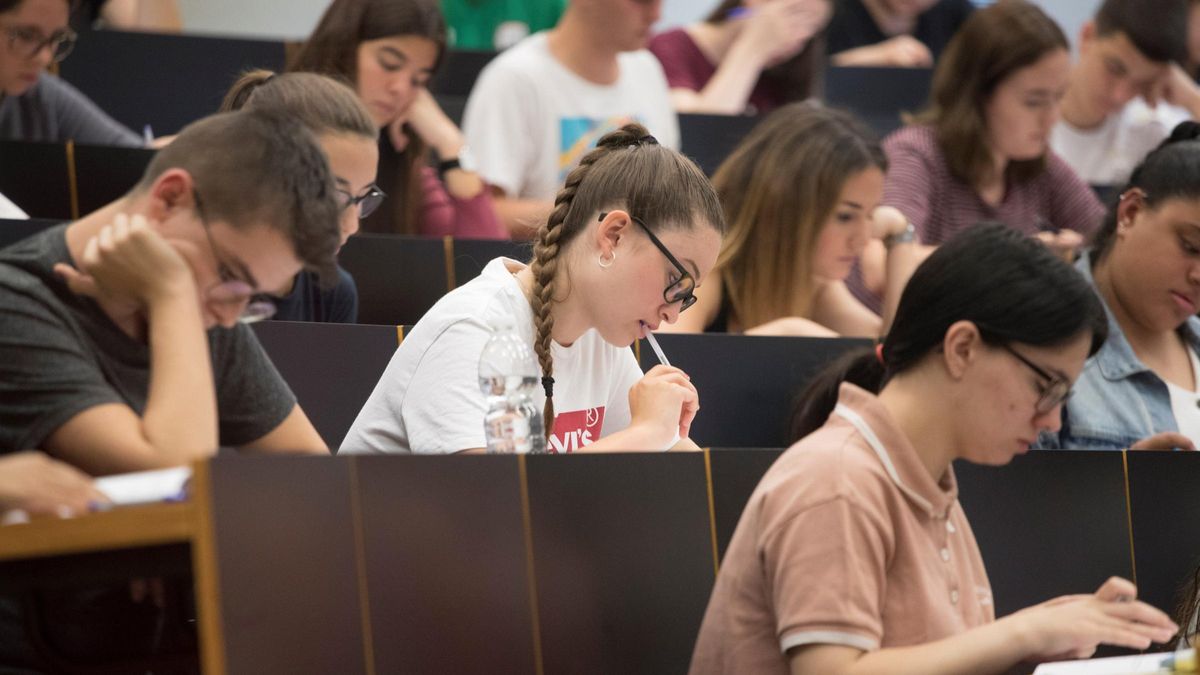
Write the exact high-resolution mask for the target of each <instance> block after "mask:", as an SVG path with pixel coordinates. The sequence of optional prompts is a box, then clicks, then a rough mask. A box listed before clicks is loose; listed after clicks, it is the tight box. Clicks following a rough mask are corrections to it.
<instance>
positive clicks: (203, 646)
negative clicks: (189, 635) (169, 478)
mask: <svg viewBox="0 0 1200 675" xmlns="http://www.w3.org/2000/svg"><path fill="white" fill-rule="evenodd" d="M192 503H193V505H194V506H195V508H196V534H195V537H194V539H193V540H192V574H193V576H194V577H195V588H196V591H195V592H196V620H197V626H196V628H197V631H198V632H199V634H200V668H201V672H203V673H204V674H205V675H224V673H225V670H226V665H225V634H224V631H223V628H222V626H223V624H222V619H221V583H220V574H219V569H218V565H217V531H216V522H215V515H214V514H213V499H212V474H211V472H210V468H209V463H208V462H197V463H196V464H194V465H193V466H192Z"/></svg>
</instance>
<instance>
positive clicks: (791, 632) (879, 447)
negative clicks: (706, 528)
mask: <svg viewBox="0 0 1200 675" xmlns="http://www.w3.org/2000/svg"><path fill="white" fill-rule="evenodd" d="M994 618H995V614H994V609H993V606H992V591H991V585H990V584H989V583H988V579H987V572H986V571H985V570H984V568H983V559H982V558H981V557H980V554H979V547H978V546H977V545H976V543H975V535H974V534H973V533H972V532H971V526H970V525H969V524H968V523H967V518H966V515H965V514H964V513H963V510H962V507H961V506H960V505H959V503H958V484H957V482H956V481H955V478H954V470H953V468H950V469H947V471H946V474H945V475H944V476H943V477H942V479H941V480H940V481H934V479H933V478H932V477H931V476H930V475H929V473H928V472H927V471H926V470H925V468H924V466H923V465H922V464H921V460H920V458H919V457H918V456H917V453H916V451H915V450H914V449H913V447H912V445H911V444H910V443H909V441H908V439H907V438H905V436H904V435H903V434H902V433H901V432H900V431H899V429H898V428H897V427H896V425H895V423H894V422H893V421H892V419H891V417H890V415H889V414H888V412H887V410H886V409H885V408H884V407H883V405H882V404H881V403H880V402H879V400H878V399H877V398H876V397H875V396H874V395H872V394H870V393H868V392H866V391H864V390H862V389H860V388H858V387H855V386H854V385H851V384H843V385H842V388H841V390H840V392H839V399H838V406H837V408H836V410H835V411H834V413H833V414H832V415H830V417H829V420H828V421H827V422H826V423H825V426H823V427H821V428H820V429H818V430H817V431H816V432H814V433H812V434H811V435H809V436H807V437H806V438H804V439H801V440H800V441H799V442H798V443H796V444H795V445H794V446H792V447H791V448H790V449H789V450H788V451H787V452H786V453H784V454H783V455H782V456H781V457H780V458H779V460H778V461H776V462H775V464H774V465H773V466H772V467H771V468H770V470H769V471H767V473H766V475H765V476H763V479H762V481H761V482H760V483H759V485H758V487H757V488H756V489H755V491H754V494H753V495H752V496H751V497H750V501H749V503H748V504H747V505H746V509H745V511H743V512H742V518H741V520H740V521H739V522H738V526H737V530H736V531H735V532H734V535H733V540H732V541H731V542H730V544H729V549H728V551H727V552H726V554H725V559H724V561H723V563H722V566H721V571H720V574H719V575H718V576H717V583H716V586H715V587H714V588H713V594H712V598H711V599H710V600H709V604H708V611H707V612H706V613H705V616H704V623H703V624H702V625H701V628H700V636H699V638H698V640H697V642H696V649H695V652H694V654H693V655H692V667H691V672H692V673H781V674H783V673H787V672H788V662H787V656H786V654H787V651H788V650H789V649H791V648H792V647H798V646H801V645H807V644H837V645H846V646H850V647H855V648H857V649H861V650H864V651H871V650H875V649H880V648H884V647H902V646H908V645H915V644H921V643H925V642H931V641H934V640H939V639H941V638H945V637H948V636H951V635H954V634H957V633H961V632H963V631H966V630H968V629H970V628H973V627H975V626H979V625H981V624H985V623H988V622H990V621H992V620H993V619H994Z"/></svg>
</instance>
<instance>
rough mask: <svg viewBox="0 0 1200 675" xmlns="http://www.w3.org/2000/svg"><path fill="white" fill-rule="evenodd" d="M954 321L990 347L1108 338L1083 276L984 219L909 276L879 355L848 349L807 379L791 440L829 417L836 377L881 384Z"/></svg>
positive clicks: (873, 386)
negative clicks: (972, 326)
mask: <svg viewBox="0 0 1200 675" xmlns="http://www.w3.org/2000/svg"><path fill="white" fill-rule="evenodd" d="M958 321H970V322H972V323H974V324H975V325H976V327H978V329H979V334H980V336H981V337H982V338H983V341H984V342H986V343H988V344H991V345H1004V344H1009V343H1013V342H1019V343H1023V344H1028V345H1039V346H1053V345H1060V344H1063V343H1066V342H1068V341H1069V340H1071V339H1072V338H1074V337H1075V336H1077V335H1080V334H1081V333H1090V334H1091V336H1092V344H1091V348H1090V350H1089V352H1088V354H1089V355H1091V354H1095V353H1096V352H1097V351H1098V350H1099V349H1100V347H1101V346H1102V345H1103V344H1104V340H1105V338H1106V337H1107V336H1108V324H1107V322H1106V320H1105V315H1104V309H1103V307H1102V306H1101V304H1100V299H1099V298H1098V297H1097V296H1096V292H1095V291H1094V290H1093V289H1092V287H1091V285H1090V284H1088V282H1087V281H1086V280H1085V279H1084V278H1083V275H1081V274H1079V273H1078V272H1077V271H1075V269H1073V268H1072V267H1071V266H1070V265H1069V264H1067V263H1066V262H1064V261H1063V260H1061V259H1060V258H1058V257H1057V256H1055V255H1054V254H1053V253H1051V252H1050V250H1049V249H1048V248H1046V247H1045V246H1043V245H1042V244H1041V243H1039V242H1037V241H1036V240H1034V239H1031V238H1029V237H1026V236H1025V235H1023V234H1021V233H1019V232H1017V231H1016V230H1014V229H1012V228H1011V227H1008V226H1006V225H1004V224H1002V223H994V222H989V223H980V224H978V225H975V226H974V227H972V228H970V229H968V230H966V231H964V232H962V233H959V234H958V235H956V236H955V237H954V238H953V239H951V240H950V241H949V242H947V243H945V244H944V245H942V246H941V247H939V248H938V250H937V251H935V252H934V253H933V255H931V256H929V258H928V259H926V260H925V262H923V263H921V266H920V267H918V268H917V271H916V272H914V273H913V276H912V278H911V279H909V281H908V285H906V286H905V287H904V293H903V294H902V295H901V296H900V306H899V307H898V308H897V309H896V319H895V321H894V322H893V323H892V328H891V330H890V331H889V332H888V334H887V336H886V337H885V338H884V340H883V343H882V345H883V346H882V351H881V354H882V359H881V358H880V357H879V356H877V355H876V353H875V350H874V349H868V350H859V351H856V352H852V353H850V354H847V355H846V356H844V357H843V358H842V359H840V360H838V361H836V362H834V363H833V364H832V365H831V366H829V367H828V368H827V369H826V370H825V371H823V372H822V373H821V374H820V375H818V376H817V377H816V378H815V379H814V380H813V381H812V383H811V384H810V385H809V386H808V388H807V389H806V391H805V393H804V394H803V395H802V396H801V398H800V400H799V407H798V409H797V410H796V412H795V414H794V415H793V424H792V431H793V433H794V434H795V438H802V437H804V436H807V435H808V434H810V433H812V432H813V431H815V430H816V429H817V428H819V427H820V426H821V425H823V424H824V423H825V420H826V418H828V417H829V413H830V412H832V410H833V407H834V405H835V404H836V403H837V398H838V388H839V386H840V385H841V383H842V382H850V383H852V384H855V385H858V386H859V387H862V388H863V389H866V390H868V391H871V392H878V391H880V390H881V389H882V388H883V385H884V384H886V383H887V380H888V378H889V377H892V376H893V375H896V374H898V373H902V372H904V371H906V370H908V369H909V368H912V367H914V366H916V365H917V364H918V363H920V362H921V361H922V360H923V359H924V358H925V356H926V355H927V354H929V353H930V352H932V351H934V350H936V349H938V348H939V347H941V345H942V341H943V339H944V338H945V335H946V331H947V330H948V329H949V328H950V326H951V325H952V324H954V323H955V322H958ZM885 364H886V365H885Z"/></svg>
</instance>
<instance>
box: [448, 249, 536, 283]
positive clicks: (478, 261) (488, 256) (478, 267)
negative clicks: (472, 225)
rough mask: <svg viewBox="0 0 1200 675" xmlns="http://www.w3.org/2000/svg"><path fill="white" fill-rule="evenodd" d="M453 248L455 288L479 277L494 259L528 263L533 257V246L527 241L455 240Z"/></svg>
mask: <svg viewBox="0 0 1200 675" xmlns="http://www.w3.org/2000/svg"><path fill="white" fill-rule="evenodd" d="M453 246H454V253H453V255H454V287H455V288H457V287H459V286H462V285H463V284H465V283H467V282H468V281H470V280H472V279H474V278H475V277H477V276H479V274H480V273H481V272H483V268H484V267H486V266H487V264H488V263H489V262H491V261H492V260H493V259H494V258H499V257H501V256H503V257H505V258H512V259H513V260H519V261H521V262H528V261H529V259H530V258H531V257H532V256H533V244H532V243H531V242H527V241H508V240H505V239H458V238H455V239H454V240H453Z"/></svg>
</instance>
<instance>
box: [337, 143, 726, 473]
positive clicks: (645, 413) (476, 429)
mask: <svg viewBox="0 0 1200 675" xmlns="http://www.w3.org/2000/svg"><path fill="white" fill-rule="evenodd" d="M724 229H725V224H724V219H723V215H722V211H721V207H720V204H719V203H718V201H717V196H716V193H715V192H714V191H713V189H712V186H711V185H710V184H709V182H708V179H706V178H705V177H704V174H703V172H701V171H700V169H698V168H697V167H696V165H695V164H693V163H692V162H691V161H690V160H688V159H687V158H685V157H683V156H682V155H680V154H679V153H677V152H675V151H673V150H671V149H669V148H667V147H664V146H661V145H659V144H658V143H657V141H655V140H654V138H653V137H651V136H649V135H648V133H647V131H646V129H645V127H643V126H641V125H640V124H627V125H625V126H624V127H622V128H621V129H619V130H617V131H614V132H611V133H609V134H607V135H605V136H604V137H603V138H601V139H600V141H599V143H598V144H597V146H596V149H595V150H592V151H591V152H589V153H588V154H587V155H585V156H584V157H583V159H582V160H581V162H580V164H579V166H578V167H576V168H575V169H574V170H573V171H571V173H570V174H569V175H568V176H567V179H566V183H565V185H564V186H563V188H562V189H561V190H559V192H558V195H557V197H556V198H555V201H554V209H553V211H552V212H551V213H550V216H549V218H548V219H547V220H546V222H544V223H543V224H542V225H541V227H540V228H539V229H538V232H537V235H536V237H535V239H534V254H533V260H532V262H531V263H530V264H529V265H523V264H521V263H518V262H516V261H513V260H508V259H504V258H498V259H496V260H493V261H492V262H491V263H489V264H488V266H487V267H486V268H485V269H484V271H483V274H482V275H480V276H479V277H478V278H476V279H474V280H472V281H471V282H470V283H467V284H465V285H464V286H462V287H460V288H458V289H456V290H454V291H453V292H451V293H449V294H448V295H446V297H444V298H442V300H441V301H439V302H438V303H437V304H436V305H434V307H433V308H432V309H430V310H429V312H428V313H427V314H426V315H425V316H424V317H423V318H422V319H421V321H420V322H419V323H417V325H416V326H415V327H414V328H413V330H412V331H411V332H410V334H409V335H407V336H406V337H405V339H404V343H403V344H402V345H401V346H400V348H399V349H397V350H396V354H395V355H394V356H393V357H392V361H391V363H390V364H389V365H388V367H387V370H386V371H384V374H383V377H382V378H381V379H380V381H379V384H377V385H376V387H375V391H374V392H373V393H372V394H371V397H370V398H369V399H368V400H367V403H366V405H365V406H364V407H363V409H362V411H361V412H359V414H358V419H356V420H355V421H354V425H353V426H352V427H351V428H350V432H349V433H348V434H347V436H346V438H345V440H344V441H343V442H342V450H343V451H346V452H417V453H456V452H465V451H477V452H478V451H482V448H484V447H485V445H486V443H485V438H484V428H483V418H484V413H485V411H486V408H487V406H486V403H485V399H484V396H483V393H482V392H481V391H480V388H479V379H478V364H479V355H480V353H481V352H482V351H483V347H484V344H485V343H486V342H487V340H488V338H489V337H491V334H492V325H493V324H494V323H496V322H497V321H505V322H509V323H514V324H515V326H516V330H517V334H518V335H520V336H521V337H522V338H523V339H526V340H528V342H529V344H530V345H531V347H532V348H533V349H534V351H535V353H536V354H537V357H538V362H539V365H540V367H541V371H542V385H543V391H539V392H537V394H536V399H535V402H537V403H541V399H544V400H545V412H546V432H547V439H548V441H549V442H548V443H547V448H548V449H549V450H550V451H551V452H556V453H566V452H576V451H620V450H663V449H668V448H671V447H673V446H674V447H694V444H692V443H691V442H690V441H689V440H688V438H687V437H688V430H689V428H690V426H691V422H692V419H693V418H694V417H695V414H696V411H697V410H698V409H699V399H698V396H697V394H696V389H695V387H693V386H692V385H691V383H690V382H689V380H688V377H687V375H686V374H684V373H683V372H682V371H680V370H678V369H676V368H670V367H667V366H661V365H660V366H656V367H654V368H653V369H651V370H650V371H649V372H648V373H646V374H644V375H643V374H642V372H641V370H640V369H639V368H638V365H637V362H636V360H635V359H634V356H633V353H632V352H631V351H630V350H629V349H628V347H629V345H630V344H632V343H633V342H634V340H636V339H638V338H639V337H642V336H644V335H645V334H646V333H647V332H649V331H651V330H653V329H655V328H658V326H659V325H660V324H661V323H662V322H667V323H672V322H674V321H675V320H676V319H677V318H678V317H679V313H680V312H682V311H683V310H684V309H686V308H687V307H689V306H690V305H691V304H692V302H693V301H694V296H693V295H692V291H693V290H694V289H695V288H696V287H698V286H699V285H700V284H701V283H702V282H703V281H704V280H705V278H706V277H707V276H708V273H709V270H711V269H712V266H713V264H714V263H715V262H716V258H717V254H718V252H719V251H720V248H721V235H722V233H723V232H724ZM677 439H682V440H678V441H677Z"/></svg>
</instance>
